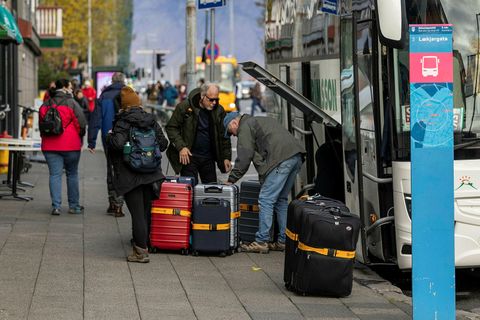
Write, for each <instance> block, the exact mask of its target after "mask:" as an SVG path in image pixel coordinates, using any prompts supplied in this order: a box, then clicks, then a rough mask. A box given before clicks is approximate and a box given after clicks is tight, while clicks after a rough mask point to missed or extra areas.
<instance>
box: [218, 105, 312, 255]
mask: <svg viewBox="0 0 480 320" xmlns="http://www.w3.org/2000/svg"><path fill="white" fill-rule="evenodd" d="M223 125H224V126H225V135H230V134H233V135H234V136H237V137H238V141H237V159H236V160H235V166H234V167H233V169H232V171H231V172H230V175H229V176H228V182H229V183H235V182H237V181H238V180H239V179H240V178H241V177H242V176H243V175H244V174H245V173H246V172H247V170H248V167H249V166H250V162H253V165H254V166H255V169H256V170H257V172H258V177H259V180H260V184H261V189H260V195H259V198H258V204H259V207H260V215H259V218H260V221H259V228H258V232H257V233H256V234H255V241H254V242H252V243H250V244H248V245H242V247H241V248H242V250H243V251H246V252H259V253H268V251H269V250H275V251H283V250H284V249H285V227H286V223H287V209H288V194H289V192H290V190H291V189H292V187H293V184H294V182H295V177H296V175H297V173H298V171H299V170H300V168H301V166H302V162H303V158H304V155H305V153H306V152H305V148H304V147H303V146H302V144H301V143H300V141H298V140H297V139H295V137H294V136H293V135H291V134H290V132H288V131H287V130H286V129H285V128H284V127H282V126H281V124H280V123H279V122H278V121H277V120H275V119H272V118H268V117H252V116H249V115H245V114H244V115H240V114H239V113H238V112H230V113H229V114H227V115H226V116H225V118H224V121H223ZM274 212H275V213H276V214H277V221H278V225H279V233H278V241H277V242H274V243H272V242H270V229H271V228H272V220H273V214H274Z"/></svg>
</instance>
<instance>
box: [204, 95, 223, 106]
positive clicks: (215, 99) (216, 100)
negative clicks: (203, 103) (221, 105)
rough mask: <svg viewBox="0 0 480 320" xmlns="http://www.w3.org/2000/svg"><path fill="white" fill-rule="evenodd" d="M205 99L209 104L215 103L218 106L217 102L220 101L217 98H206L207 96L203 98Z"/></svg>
mask: <svg viewBox="0 0 480 320" xmlns="http://www.w3.org/2000/svg"><path fill="white" fill-rule="evenodd" d="M205 98H207V99H208V101H210V102H216V103H217V104H218V101H220V99H219V98H209V97H207V96H205Z"/></svg>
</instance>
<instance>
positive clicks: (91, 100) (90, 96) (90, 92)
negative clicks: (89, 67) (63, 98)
mask: <svg viewBox="0 0 480 320" xmlns="http://www.w3.org/2000/svg"><path fill="white" fill-rule="evenodd" d="M82 92H83V95H84V96H85V98H87V101H88V110H89V111H90V112H93V109H95V100H96V99H97V91H96V90H95V89H94V88H93V87H92V84H91V82H90V81H89V80H86V81H85V83H84V86H83V89H82Z"/></svg>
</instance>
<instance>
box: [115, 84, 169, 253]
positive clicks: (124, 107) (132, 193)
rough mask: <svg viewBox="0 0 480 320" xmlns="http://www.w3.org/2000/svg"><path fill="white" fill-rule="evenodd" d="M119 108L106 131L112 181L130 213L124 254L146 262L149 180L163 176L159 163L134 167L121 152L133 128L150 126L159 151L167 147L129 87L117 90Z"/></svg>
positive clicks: (151, 191)
mask: <svg viewBox="0 0 480 320" xmlns="http://www.w3.org/2000/svg"><path fill="white" fill-rule="evenodd" d="M120 95H121V99H120V100H121V111H120V112H119V113H118V114H117V116H116V118H115V124H114V126H113V130H112V131H111V133H109V134H108V135H107V143H108V145H109V148H110V151H109V153H110V154H111V160H112V165H113V169H114V175H113V185H114V186H115V191H116V193H117V194H118V195H121V196H124V198H125V202H126V203H127V207H128V210H129V211H130V214H131V216H132V235H133V252H132V254H130V255H129V256H128V257H127V260H128V261H130V262H149V257H148V244H149V240H148V233H149V224H150V210H151V201H152V199H153V197H154V189H153V184H154V183H156V182H159V181H163V180H164V179H165V176H164V175H163V173H162V168H161V166H160V165H159V166H158V168H157V169H154V171H151V172H150V171H149V172H140V171H138V168H137V169H136V170H135V169H133V168H132V167H131V166H129V165H128V163H127V162H126V160H125V157H124V155H125V154H128V152H129V151H130V150H129V151H125V150H126V149H127V148H132V145H133V143H134V142H133V141H132V139H131V135H132V132H133V130H134V129H135V128H140V129H142V130H152V129H153V130H154V132H155V137H156V142H157V143H158V147H159V152H160V151H165V149H167V145H168V140H167V139H166V138H165V136H164V134H163V131H162V129H161V127H160V125H159V124H158V123H157V121H156V120H155V117H154V116H153V115H152V114H150V113H147V112H145V111H144V110H143V108H142V107H141V101H140V97H139V96H138V95H137V94H136V93H135V91H133V89H132V88H130V87H124V88H122V90H121V93H120Z"/></svg>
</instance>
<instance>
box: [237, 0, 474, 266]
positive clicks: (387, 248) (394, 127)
mask: <svg viewBox="0 0 480 320" xmlns="http://www.w3.org/2000/svg"><path fill="white" fill-rule="evenodd" d="M337 2H338V6H337V10H338V12H337V14H330V13H326V12H324V10H323V8H322V3H324V1H322V0H271V1H267V2H266V3H267V5H266V12H265V22H266V31H265V35H266V37H265V56H266V70H264V69H263V68H261V67H259V66H258V65H256V64H254V63H250V62H249V63H245V64H244V70H245V71H246V72H247V73H250V74H251V75H252V76H254V77H256V78H257V79H258V80H259V81H261V82H263V83H264V84H265V85H266V86H267V87H270V88H271V89H272V91H269V92H270V94H269V96H268V100H267V101H268V103H267V110H268V112H269V113H270V115H271V116H273V117H276V118H278V120H279V121H281V122H282V123H284V124H285V126H286V127H288V128H289V129H290V130H291V131H292V132H295V135H296V136H297V137H299V138H301V139H303V140H304V142H305V145H306V148H307V151H308V157H307V165H306V169H304V170H303V172H302V174H301V177H302V179H301V181H300V182H299V183H298V185H300V186H304V185H306V184H311V183H313V182H315V177H318V180H317V181H316V182H317V185H316V189H317V191H320V192H322V193H326V194H327V195H330V196H333V197H336V198H339V199H342V200H344V201H345V203H346V204H347V206H348V207H349V208H350V209H351V211H352V212H354V213H356V214H358V215H359V216H360V218H361V221H362V230H361V237H360V240H359V245H358V248H357V259H359V260H360V261H361V262H363V263H366V264H374V263H392V264H397V265H398V266H399V267H400V268H401V269H409V268H411V252H412V248H411V191H410V190H411V189H410V102H409V60H408V59H409V55H408V53H409V49H408V24H447V23H450V24H453V28H454V90H453V91H454V92H453V94H454V118H455V124H454V125H455V126H454V128H455V130H454V131H455V132H454V139H455V164H454V165H455V173H454V174H455V262H456V266H457V267H479V266H480V97H479V93H480V83H479V79H480V77H479V74H480V70H479V60H480V59H479V57H480V54H479V52H480V41H479V37H480V36H479V22H480V21H479V20H480V1H478V0H464V1H461V4H460V2H458V1H454V0H377V1H373V0H338V1H337ZM431 65H432V63H431V61H429V62H428V66H426V68H427V69H428V68H432V66H431ZM427 72H428V73H432V76H434V70H427ZM284 83H288V84H290V86H291V88H293V89H290V87H288V86H286V85H285V84H284ZM432 90H435V88H432ZM267 91H268V90H267ZM274 93H277V94H274ZM303 97H306V98H307V99H309V100H310V101H309V100H305V99H304V98H303ZM295 107H296V108H295ZM317 150H320V151H319V152H316V151H317ZM316 155H317V166H316V164H315V156H316ZM438 174H439V175H441V174H442V173H441V172H439V173H438ZM429 192H432V193H434V192H435V190H430V191H429ZM432 223H434V222H433V221H432Z"/></svg>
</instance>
